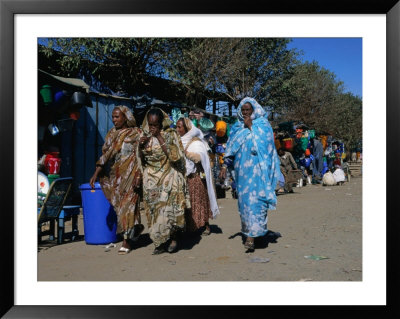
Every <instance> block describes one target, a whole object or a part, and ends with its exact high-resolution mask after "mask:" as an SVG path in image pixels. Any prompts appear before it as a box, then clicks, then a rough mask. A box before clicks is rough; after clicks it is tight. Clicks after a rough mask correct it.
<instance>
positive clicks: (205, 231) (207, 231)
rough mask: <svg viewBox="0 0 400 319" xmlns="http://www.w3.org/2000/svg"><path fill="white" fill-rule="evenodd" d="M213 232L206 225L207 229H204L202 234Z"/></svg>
mask: <svg viewBox="0 0 400 319" xmlns="http://www.w3.org/2000/svg"><path fill="white" fill-rule="evenodd" d="M210 234H211V229H210V228H209V227H206V229H205V230H204V231H203V233H202V234H201V235H202V236H208V235H210Z"/></svg>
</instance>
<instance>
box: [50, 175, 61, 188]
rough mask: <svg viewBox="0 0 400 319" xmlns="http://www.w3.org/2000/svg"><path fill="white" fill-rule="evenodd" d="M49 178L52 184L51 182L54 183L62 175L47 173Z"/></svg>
mask: <svg viewBox="0 0 400 319" xmlns="http://www.w3.org/2000/svg"><path fill="white" fill-rule="evenodd" d="M47 178H48V180H49V184H50V186H51V184H52V183H53V182H54V181H55V180H56V179H57V178H60V175H58V174H49V175H47Z"/></svg>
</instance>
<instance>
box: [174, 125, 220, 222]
mask: <svg viewBox="0 0 400 319" xmlns="http://www.w3.org/2000/svg"><path fill="white" fill-rule="evenodd" d="M181 119H182V120H183V121H184V122H185V126H186V128H187V132H186V134H185V135H183V136H181V140H182V144H183V148H184V149H185V150H187V151H188V152H193V153H197V154H199V155H200V159H201V165H202V166H203V169H204V173H205V175H206V183H207V193H208V198H209V200H210V208H211V211H212V214H213V218H215V217H216V216H217V215H218V214H219V213H220V212H219V208H218V204H217V198H216V196H215V191H214V182H213V178H212V172H211V166H210V158H209V156H208V151H209V149H210V147H209V146H208V143H207V142H206V141H205V140H204V135H203V132H202V131H201V130H199V129H198V128H197V127H195V126H194V125H193V124H192V121H191V120H189V119H188V118H181ZM195 137H197V138H199V139H200V141H193V142H192V143H190V142H191V141H192V139H193V138H195ZM189 143H190V144H189ZM188 145H189V146H188ZM194 169H195V165H194V163H193V162H192V161H191V160H189V159H187V158H186V173H187V175H189V174H190V173H191V172H193V171H194Z"/></svg>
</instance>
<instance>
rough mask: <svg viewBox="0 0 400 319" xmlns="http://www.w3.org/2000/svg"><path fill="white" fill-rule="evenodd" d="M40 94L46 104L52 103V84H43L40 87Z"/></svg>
mask: <svg viewBox="0 0 400 319" xmlns="http://www.w3.org/2000/svg"><path fill="white" fill-rule="evenodd" d="M40 95H41V96H42V98H43V102H44V104H45V105H48V104H51V103H52V102H53V94H52V92H51V86H50V85H48V84H46V85H43V86H42V88H41V89H40Z"/></svg>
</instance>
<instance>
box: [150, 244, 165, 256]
mask: <svg viewBox="0 0 400 319" xmlns="http://www.w3.org/2000/svg"><path fill="white" fill-rule="evenodd" d="M164 252H165V247H164V245H163V244H162V245H160V246H158V247H156V248H154V250H153V253H152V255H159V254H162V253H164Z"/></svg>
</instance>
